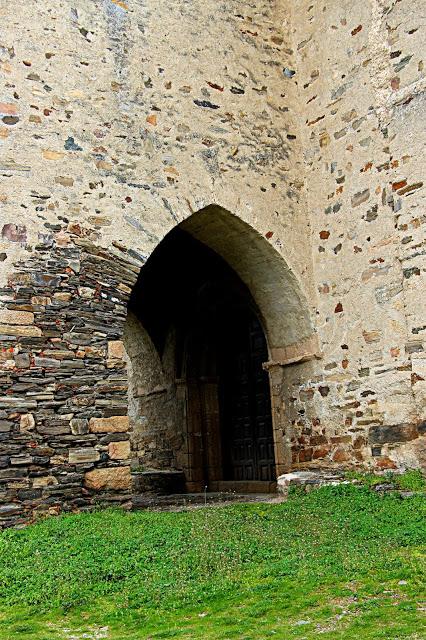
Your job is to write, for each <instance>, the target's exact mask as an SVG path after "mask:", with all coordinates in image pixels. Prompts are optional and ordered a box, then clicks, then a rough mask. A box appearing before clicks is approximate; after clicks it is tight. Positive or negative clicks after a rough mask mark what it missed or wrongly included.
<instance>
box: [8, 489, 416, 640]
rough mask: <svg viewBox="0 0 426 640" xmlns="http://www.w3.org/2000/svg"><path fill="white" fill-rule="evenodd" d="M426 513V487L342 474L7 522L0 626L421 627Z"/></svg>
mask: <svg viewBox="0 0 426 640" xmlns="http://www.w3.org/2000/svg"><path fill="white" fill-rule="evenodd" d="M382 480H383V478H382ZM410 482H411V481H410ZM425 516H426V500H425V497H424V495H415V496H413V497H410V498H405V499H402V498H401V497H399V496H398V495H384V496H381V495H377V494H376V493H375V492H372V491H371V490H370V489H369V488H368V487H366V486H353V485H340V486H337V487H325V488H323V489H320V490H317V491H313V492H311V493H309V494H307V495H294V496H292V497H291V498H290V499H289V500H288V501H287V502H285V503H282V504H247V505H232V506H223V507H217V508H206V509H201V510H192V511H186V512H181V513H170V512H163V513H154V512H138V513H124V512H121V511H116V510H107V511H102V512H97V513H92V514H80V515H69V516H63V517H59V518H51V519H48V520H45V521H43V522H40V523H38V524H36V525H33V526H30V527H27V528H25V529H22V530H8V531H5V532H3V533H2V534H1V535H0V558H1V560H0V639H1V640H9V639H10V640H12V639H13V640H15V639H18V640H27V639H29V638H31V639H33V640H59V639H68V640H71V639H72V640H76V639H78V640H79V639H80V638H81V639H82V638H88V639H90V638H92V639H100V638H104V637H105V638H108V639H112V640H125V639H126V640H130V639H132V640H142V639H143V640H148V639H152V640H154V639H159V638H180V639H183V638H185V639H186V638H187V639H199V640H201V639H203V640H204V639H206V640H211V639H217V640H219V639H222V640H227V639H229V640H233V639H237V638H238V639H240V640H243V639H246V640H255V639H256V640H265V639H266V638H279V639H283V640H286V639H289V640H292V639H295V640H296V639H297V640H312V639H313V638H319V639H323V640H331V639H333V640H334V639H339V638H342V639H344V640H354V639H356V640H373V639H374V640H397V639H398V640H399V639H403V638H404V639H411V640H420V639H424V638H426V624H425V618H424V615H425V611H426V602H425V600H426V594H425V592H424V585H425V582H426V581H425V577H426V576H425V573H426V571H425V568H426V565H425V556H424V551H425V546H426V545H425V542H426V518H425Z"/></svg>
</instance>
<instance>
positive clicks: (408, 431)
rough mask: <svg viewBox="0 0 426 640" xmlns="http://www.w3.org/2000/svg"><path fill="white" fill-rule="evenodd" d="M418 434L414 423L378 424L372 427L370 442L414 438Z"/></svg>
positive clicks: (401, 440)
mask: <svg viewBox="0 0 426 640" xmlns="http://www.w3.org/2000/svg"><path fill="white" fill-rule="evenodd" d="M418 435H419V433H418V431H417V428H416V426H415V425H413V424H393V425H376V426H373V427H370V431H369V434H368V440H369V442H370V444H387V443H391V442H407V441H408V440H414V439H415V438H417V437H418Z"/></svg>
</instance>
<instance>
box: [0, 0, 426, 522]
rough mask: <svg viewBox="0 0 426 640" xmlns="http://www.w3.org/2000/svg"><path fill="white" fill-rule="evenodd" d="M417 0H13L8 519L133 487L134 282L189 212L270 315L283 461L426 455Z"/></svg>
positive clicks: (6, 87) (1, 178)
mask: <svg viewBox="0 0 426 640" xmlns="http://www.w3.org/2000/svg"><path fill="white" fill-rule="evenodd" d="M423 9H424V6H423V2H422V0H387V1H385V0H367V1H366V0H324V1H323V2H305V0H300V1H299V2H297V3H295V2H290V0H257V1H252V2H247V0H232V1H230V2H223V3H220V2H219V3H218V2H213V1H211V0H192V1H191V2H187V1H185V0H167V2H158V1H157V2H153V1H152V0H144V1H142V0H125V1H121V0H48V1H46V2H43V3H40V2H37V0H16V1H15V2H13V3H2V5H1V7H0V19H1V25H2V27H1V33H0V261H1V262H0V343H1V349H0V519H1V521H2V524H3V525H5V526H8V525H11V524H19V523H23V522H25V521H28V520H29V519H31V518H33V517H35V516H36V515H38V514H43V513H58V512H60V511H62V510H77V509H82V508H88V507H90V506H91V505H93V504H94V503H96V502H97V501H99V500H101V501H102V502H115V503H116V502H118V503H127V502H128V501H129V500H130V498H131V495H132V479H131V464H132V460H133V459H134V450H135V447H136V445H135V444H134V443H135V442H136V443H137V442H140V441H141V438H142V436H141V430H143V429H146V433H149V434H151V435H150V436H149V437H150V438H151V440H150V442H151V443H156V442H157V441H158V439H156V434H155V429H153V428H151V427H150V426H149V425H148V426H146V425H145V426H144V424H143V421H141V423H140V424H138V425H136V424H133V418H132V416H131V415H129V412H128V387H129V375H130V374H129V371H130V370H131V363H130V364H129V356H128V354H127V352H126V350H125V348H124V346H123V336H124V334H125V331H126V326H127V325H126V323H127V322H128V321H127V320H126V317H127V304H128V300H129V297H130V294H131V292H132V288H133V287H134V285H135V283H136V281H137V278H138V274H139V273H140V270H141V269H143V265H144V263H145V262H146V261H147V259H148V257H149V256H150V254H151V253H152V252H153V250H154V249H155V247H156V246H157V245H158V244H159V243H160V242H161V240H162V239H163V238H164V237H165V236H166V235H167V233H168V232H169V231H171V230H172V229H174V228H175V227H176V226H177V225H178V224H182V223H184V224H185V223H186V222H184V221H188V222H187V224H189V225H192V226H191V227H188V228H191V229H196V233H198V234H199V235H198V237H199V238H201V239H202V240H203V239H204V240H205V241H206V242H207V243H210V244H211V246H212V247H213V248H217V249H218V251H219V253H220V252H221V251H222V255H223V256H224V257H225V258H227V259H228V258H229V260H228V261H229V262H230V263H231V266H232V267H233V268H234V269H235V271H236V272H237V273H239V274H240V276H241V277H242V279H243V280H244V281H245V282H246V284H247V285H248V286H249V288H252V293H253V296H254V297H255V298H256V300H257V301H258V303H259V307H260V309H261V311H262V314H263V316H264V319H265V326H266V334H267V338H268V340H269V345H270V354H269V356H270V359H269V362H268V363H266V365H265V366H266V367H267V369H268V372H269V375H270V382H271V396H272V410H273V420H274V438H275V447H276V452H278V453H276V455H277V456H278V458H279V466H278V467H277V468H278V469H279V472H284V471H288V470H290V469H291V470H300V469H314V468H323V467H326V468H328V469H329V468H333V467H334V468H338V469H343V468H350V467H353V466H359V467H360V468H372V469H376V470H380V469H382V470H383V469H402V468H407V467H417V468H419V467H422V466H423V467H424V466H425V464H426V353H425V333H426V312H425V311H426V304H425V299H424V298H425V290H426V287H425V284H426V282H425V280H426V269H425V253H426V249H425V232H424V231H425V223H426V215H425V210H424V200H425V195H424V194H425V187H424V177H423V174H424V168H425V149H424V142H425V127H424V121H425V115H426V111H425V79H424V64H425V49H424V43H425V41H426V37H425V33H424V31H425V25H424V15H423V14H424V11H423ZM211 207H213V209H211ZM209 208H210V209H209ZM205 211H211V213H210V214H209V215H210V218H212V220H213V222H211V224H210V223H209V225H210V226H209V225H207V223H206V225H204V224H201V223H199V224H198V226H197V220H198V218H197V214H199V212H205ZM200 215H203V214H200ZM206 216H207V214H206ZM207 217H208V216H207ZM207 217H206V218H205V219H206V220H207ZM210 218H209V219H210ZM219 219H220V221H221V224H222V227H221V229H222V231H221V232H220V233H219V232H218V231H217V229H219V227H217V228H216V226H215V224H216V223H215V220H219ZM199 220H200V221H203V220H204V218H203V217H200V218H199ZM224 220H225V222H223V221H224ZM194 221H195V222H194ZM217 224H218V223H217ZM223 225H225V227H223ZM227 226H228V229H227V228H226V227H227ZM215 229H216V232H215ZM224 230H225V231H224ZM194 233H195V231H194ZM215 233H216V235H215ZM203 234H204V235H203ZM209 234H210V235H209ZM224 238H225V240H227V242H228V244H227V243H226V242H225V240H224ZM247 247H254V248H256V247H258V248H259V250H258V253H256V251H255V250H254V249H253V253H252V254H250V259H249V258H248V257H247V256H248V254H247V251H248V249H247ZM256 256H260V257H261V258H262V259H261V260H260V257H259V258H257V257H256ZM232 261H233V263H232ZM259 265H260V266H259ZM262 265H264V266H263V268H262ZM265 265H267V266H265ZM170 269H173V265H172V264H171V265H170ZM268 278H269V279H268ZM268 295H269V298H268ZM262 301H263V302H262ZM148 377H149V376H148ZM152 384H153V385H154V386H153V388H152V389H148V391H147V393H150V392H156V387H155V384H156V381H152ZM148 427H149V428H148ZM172 431H173V425H172V426H171V427H169V431H167V430H166V432H165V433H164V434H163V435H162V438H163V440H164V439H165V440H167V439H168V443H167V446H166V445H164V447H163V450H165V449H166V448H167V447H168V450H171V451H172V454H170V455H171V456H172V457H173V451H174V447H173V438H172V436H173V433H171V432H172ZM142 435H143V434H142ZM142 440H143V441H144V451H141V450H140V448H139V449H138V456H137V457H138V460H139V462H141V463H142V464H143V461H144V455H146V456H148V454H149V456H148V457H149V461H150V464H152V461H153V460H154V461H155V457H156V451H157V448H156V445H155V444H153V445H152V446H151V447H150V443H149V442H148V440H149V438H148V439H147V437H145V438H142ZM145 445H146V446H145ZM163 450H162V452H161V453H163V452H164V451H163ZM157 466H158V467H159V468H161V467H162V466H163V467H173V468H179V456H178V455H177V454H176V456H175V459H174V460H173V459H170V456H169V458H167V459H166V457H164V456H162V455H161V456H160V455H158V464H157Z"/></svg>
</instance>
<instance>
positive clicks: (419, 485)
mask: <svg viewBox="0 0 426 640" xmlns="http://www.w3.org/2000/svg"><path fill="white" fill-rule="evenodd" d="M346 477H347V478H348V480H356V481H357V482H358V483H360V484H362V485H364V486H366V487H370V488H374V487H375V486H377V485H381V484H384V483H385V484H393V485H394V487H395V489H396V490H401V491H426V479H425V478H424V476H423V474H422V472H421V471H419V470H418V469H410V470H409V471H405V473H395V472H394V471H387V472H386V473H384V474H382V475H376V474H374V473H360V472H356V471H352V472H348V473H347V474H346Z"/></svg>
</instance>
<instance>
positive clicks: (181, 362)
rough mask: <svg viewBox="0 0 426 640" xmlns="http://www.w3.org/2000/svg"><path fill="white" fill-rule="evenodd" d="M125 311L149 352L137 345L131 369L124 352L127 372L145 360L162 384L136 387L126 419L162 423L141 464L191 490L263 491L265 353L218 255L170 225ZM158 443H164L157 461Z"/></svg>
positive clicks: (269, 462) (253, 312)
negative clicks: (175, 473) (173, 471)
mask: <svg viewBox="0 0 426 640" xmlns="http://www.w3.org/2000/svg"><path fill="white" fill-rule="evenodd" d="M129 311H130V313H131V314H132V315H133V324H134V326H135V325H136V326H137V325H138V324H139V326H140V333H139V336H138V340H139V341H140V340H141V338H143V340H144V341H145V344H147V340H151V341H152V344H153V346H154V347H155V354H153V353H152V349H151V353H150V355H149V356H148V354H147V349H145V354H144V355H143V356H142V358H141V359H140V360H139V363H137V362H136V361H135V357H134V355H133V369H135V368H136V369H137V368H138V367H146V366H147V361H146V360H147V357H148V359H149V358H151V359H152V358H154V359H157V363H156V364H157V369H158V373H157V375H158V376H159V378H161V384H154V387H153V389H151V393H149V391H148V394H147V395H145V396H144V395H143V393H144V392H143V390H142V393H141V392H140V390H139V406H138V405H137V406H135V407H133V409H134V416H133V418H134V419H135V420H136V422H137V420H138V417H139V418H140V417H141V415H143V414H146V413H147V411H148V413H150V414H151V422H152V419H153V418H154V420H155V421H156V422H157V423H158V421H159V420H161V419H163V420H167V421H168V422H169V424H168V426H166V427H165V425H160V428H159V429H157V430H156V433H157V435H158V434H159V433H161V432H162V431H163V436H162V440H163V442H162V443H158V441H157V438H155V439H154V446H153V447H152V449H153V451H152V453H153V456H148V458H149V459H150V462H151V463H152V464H156V466H158V463H159V462H160V464H161V463H166V465H165V466H167V465H169V466H171V467H176V466H179V467H181V468H182V470H183V471H184V473H185V478H186V483H187V486H188V488H189V489H191V490H201V489H204V487H206V486H207V487H208V488H209V490H218V489H220V488H222V487H223V486H224V484H226V483H233V484H235V483H238V486H240V485H241V483H244V485H247V484H248V483H254V482H256V483H265V487H264V488H265V489H267V488H268V489H269V483H272V482H273V481H274V480H275V477H276V474H275V459H274V441H273V429H272V417H271V398H270V389H269V377H268V374H267V372H266V371H265V370H264V369H263V367H262V364H263V363H264V362H265V361H267V360H268V348H267V343H266V338H265V335H264V332H263V329H262V325H261V321H260V317H259V316H260V314H259V311H258V309H257V306H256V304H255V302H254V300H253V298H252V296H251V294H250V292H249V290H248V288H247V287H246V285H245V284H244V283H243V282H242V281H241V279H240V278H239V277H238V275H237V274H236V273H235V272H234V271H233V269H231V267H229V265H228V264H227V263H226V262H225V261H224V260H223V259H222V258H221V257H220V256H219V255H217V254H216V253H215V252H214V251H212V250H211V249H209V248H208V247H207V246H206V245H204V244H203V243H201V242H199V241H198V240H196V239H195V238H193V237H192V236H191V235H190V234H189V233H188V232H186V231H184V230H182V229H180V228H176V229H174V230H173V231H171V232H170V233H169V234H168V235H167V237H166V238H165V239H164V240H163V241H162V242H161V244H160V245H159V246H158V247H157V249H156V250H155V251H154V253H153V254H152V256H151V257H150V259H149V261H148V262H147V264H146V266H145V267H144V268H143V269H142V271H141V274H140V277H139V279H138V282H137V284H136V286H135V288H134V290H133V293H132V296H131V300H130V303H129ZM142 328H143V329H142ZM142 332H146V333H144V335H143V333H142ZM133 337H134V335H133ZM128 342H129V339H128V340H127V343H128ZM129 350H130V354H131V349H129ZM131 357H132V355H131ZM136 360H137V358H136ZM143 360H145V362H144V361H143ZM151 369H152V364H151ZM136 375H137V372H136ZM154 382H156V383H158V382H159V380H155V381H154ZM141 398H142V404H143V406H142V407H141V406H140V400H141ZM147 404H149V407H148V406H147ZM173 404H174V406H173V407H172V406H171V405H173ZM138 414H139V416H138ZM153 414H156V416H155V417H154V415H153ZM139 427H141V425H139ZM164 427H165V428H164ZM145 430H146V429H145ZM136 437H137V436H136ZM167 442H171V443H173V445H172V446H171V447H170V451H169V452H168V454H166V455H164V454H165V451H164V446H165V445H166V447H167ZM146 444H147V443H146V442H145V443H144V446H143V447H142V450H143V451H142V452H141V455H140V457H141V458H145V459H146V455H144V454H145V451H144V450H145V446H146ZM149 446H150V445H149V443H148V447H149ZM151 446H152V445H151ZM156 458H157V459H156ZM266 485H268V486H266ZM259 487H260V485H259ZM259 487H258V488H259ZM248 488H249V487H248V486H245V489H248Z"/></svg>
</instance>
